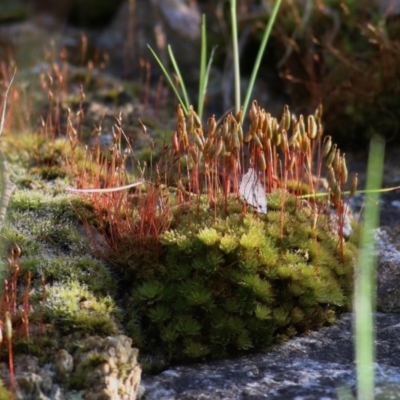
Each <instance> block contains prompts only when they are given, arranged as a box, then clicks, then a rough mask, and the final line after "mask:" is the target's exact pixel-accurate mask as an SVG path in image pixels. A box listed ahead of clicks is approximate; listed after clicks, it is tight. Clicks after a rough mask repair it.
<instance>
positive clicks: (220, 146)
mask: <svg viewBox="0 0 400 400" xmlns="http://www.w3.org/2000/svg"><path fill="white" fill-rule="evenodd" d="M223 148H224V139H223V137H222V136H220V137H219V138H218V141H217V144H216V145H215V147H214V149H213V150H212V151H210V153H209V156H210V159H213V158H217V157H218V156H219V155H220V153H221V151H222V149H223Z"/></svg>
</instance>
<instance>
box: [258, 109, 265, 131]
mask: <svg viewBox="0 0 400 400" xmlns="http://www.w3.org/2000/svg"><path fill="white" fill-rule="evenodd" d="M265 119H266V115H265V110H264V109H262V110H261V111H260V113H259V118H258V125H257V129H258V130H262V128H263V125H264V121H265Z"/></svg>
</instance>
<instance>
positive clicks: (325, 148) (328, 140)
mask: <svg viewBox="0 0 400 400" xmlns="http://www.w3.org/2000/svg"><path fill="white" fill-rule="evenodd" d="M331 147H332V137H331V136H326V137H325V138H324V141H323V142H322V157H326V156H327V155H328V154H329V152H330V150H331Z"/></svg>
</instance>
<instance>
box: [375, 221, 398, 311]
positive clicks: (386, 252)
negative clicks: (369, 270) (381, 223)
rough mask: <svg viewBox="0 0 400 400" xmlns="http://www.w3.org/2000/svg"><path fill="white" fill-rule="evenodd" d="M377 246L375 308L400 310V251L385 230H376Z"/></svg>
mask: <svg viewBox="0 0 400 400" xmlns="http://www.w3.org/2000/svg"><path fill="white" fill-rule="evenodd" d="M376 238H377V242H378V246H379V253H380V254H379V263H378V273H377V275H378V288H377V289H378V297H377V308H378V310H379V311H383V312H394V313H399V312H400V251H399V250H398V249H397V248H396V247H395V245H394V244H393V243H392V241H391V238H390V236H389V234H388V233H387V231H385V230H382V229H380V230H378V232H377V234H376Z"/></svg>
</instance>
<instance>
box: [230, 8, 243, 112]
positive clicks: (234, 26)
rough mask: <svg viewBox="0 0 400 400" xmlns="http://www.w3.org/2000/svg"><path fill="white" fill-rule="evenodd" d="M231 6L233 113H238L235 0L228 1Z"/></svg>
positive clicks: (237, 46)
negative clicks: (233, 83)
mask: <svg viewBox="0 0 400 400" xmlns="http://www.w3.org/2000/svg"><path fill="white" fill-rule="evenodd" d="M230 6H231V25H232V52H233V71H234V81H235V85H234V86H235V112H236V113H238V112H239V110H240V106H241V98H240V65H239V44H238V33H237V19H236V0H230Z"/></svg>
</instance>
